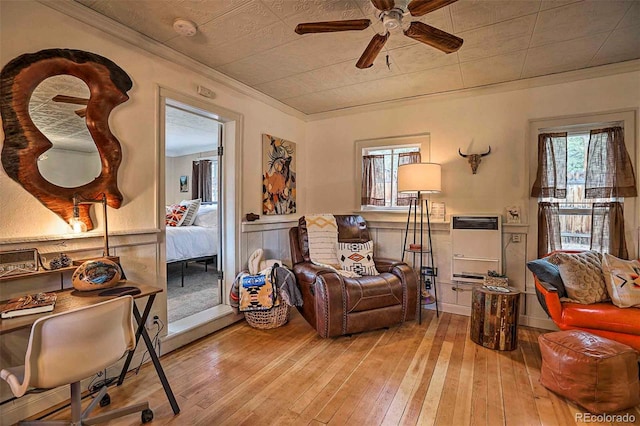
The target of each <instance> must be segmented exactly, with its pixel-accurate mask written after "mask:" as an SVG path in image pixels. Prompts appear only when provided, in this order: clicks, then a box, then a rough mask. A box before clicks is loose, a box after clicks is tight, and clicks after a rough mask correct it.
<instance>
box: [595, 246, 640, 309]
mask: <svg viewBox="0 0 640 426" xmlns="http://www.w3.org/2000/svg"><path fill="white" fill-rule="evenodd" d="M602 270H603V272H604V282H605V284H606V286H607V292H608V293H609V297H611V301H612V302H613V304H614V305H616V306H617V307H619V308H630V307H632V306H640V262H638V261H637V260H622V259H618V258H617V257H615V256H612V255H610V254H605V255H604V257H603V259H602Z"/></svg>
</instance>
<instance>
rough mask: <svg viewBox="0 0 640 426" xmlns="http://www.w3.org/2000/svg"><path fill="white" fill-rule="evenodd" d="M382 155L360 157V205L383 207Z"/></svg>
mask: <svg viewBox="0 0 640 426" xmlns="http://www.w3.org/2000/svg"><path fill="white" fill-rule="evenodd" d="M384 191H385V185H384V155H364V156H363V157H362V190H361V200H360V204H361V205H363V206H384V200H385V193H384Z"/></svg>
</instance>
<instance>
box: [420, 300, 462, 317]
mask: <svg viewBox="0 0 640 426" xmlns="http://www.w3.org/2000/svg"><path fill="white" fill-rule="evenodd" d="M438 308H439V309H440V312H447V313H450V314H457V315H464V316H467V317H470V316H471V308H470V307H469V306H462V305H455V304H453V303H442V302H439V303H438ZM424 309H425V310H431V311H435V310H436V305H435V304H432V305H427V306H425V307H424Z"/></svg>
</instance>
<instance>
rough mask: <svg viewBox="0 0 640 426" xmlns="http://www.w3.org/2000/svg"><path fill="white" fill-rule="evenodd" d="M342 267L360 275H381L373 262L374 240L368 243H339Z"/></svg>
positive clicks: (339, 258)
mask: <svg viewBox="0 0 640 426" xmlns="http://www.w3.org/2000/svg"><path fill="white" fill-rule="evenodd" d="M337 251H338V261H340V268H341V269H343V270H345V271H351V272H355V273H357V274H360V275H379V274H380V273H379V272H378V270H377V269H376V265H375V264H374V263H373V241H367V242H366V243H338V250H337Z"/></svg>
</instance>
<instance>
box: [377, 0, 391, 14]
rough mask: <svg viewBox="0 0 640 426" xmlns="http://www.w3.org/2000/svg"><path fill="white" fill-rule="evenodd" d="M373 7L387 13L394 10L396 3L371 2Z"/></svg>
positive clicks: (384, 1)
mask: <svg viewBox="0 0 640 426" xmlns="http://www.w3.org/2000/svg"><path fill="white" fill-rule="evenodd" d="M371 3H373V7H375V8H376V9H378V10H381V11H383V12H384V11H387V10H391V9H393V8H394V6H395V5H396V2H395V1H393V0H371Z"/></svg>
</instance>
